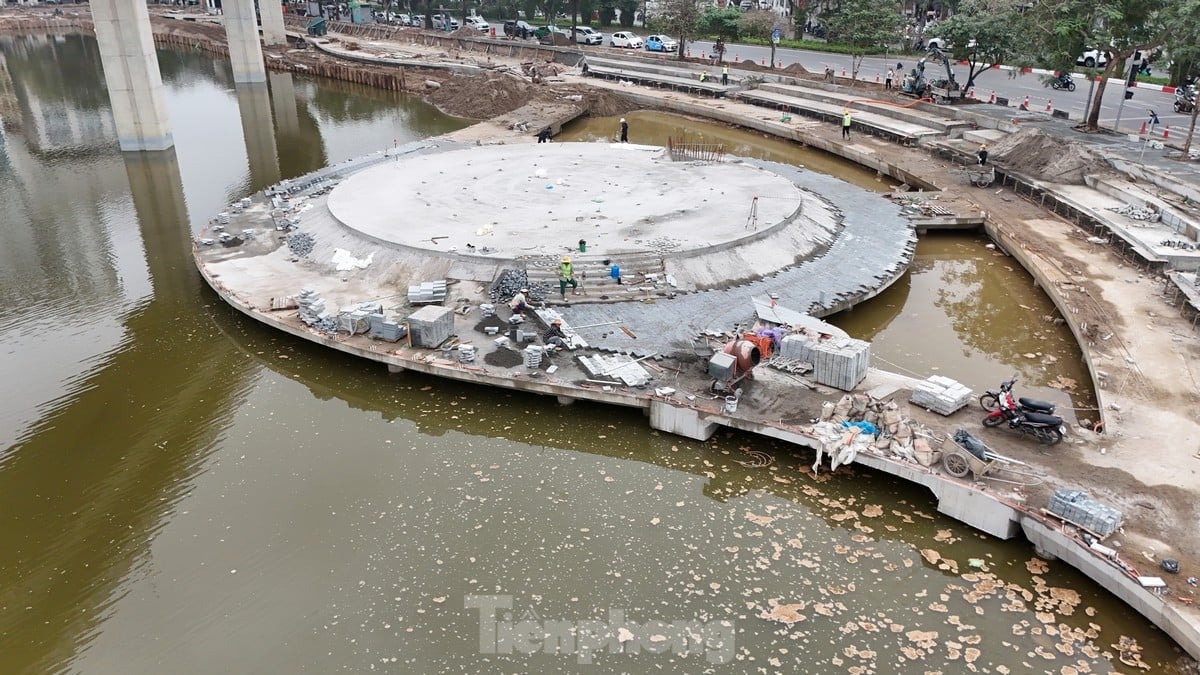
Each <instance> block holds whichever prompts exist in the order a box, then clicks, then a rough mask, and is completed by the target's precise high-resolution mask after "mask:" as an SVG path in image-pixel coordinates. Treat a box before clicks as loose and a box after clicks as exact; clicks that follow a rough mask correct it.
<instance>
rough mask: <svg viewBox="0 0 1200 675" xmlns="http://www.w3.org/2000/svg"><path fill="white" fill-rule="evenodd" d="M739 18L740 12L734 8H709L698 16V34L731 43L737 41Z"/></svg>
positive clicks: (740, 16)
mask: <svg viewBox="0 0 1200 675" xmlns="http://www.w3.org/2000/svg"><path fill="white" fill-rule="evenodd" d="M741 18H742V11H741V10H740V9H738V8H736V7H726V8H725V9H718V8H716V7H710V8H709V9H708V11H706V12H704V14H702V15H700V32H701V33H704V34H706V35H715V36H716V37H718V38H721V39H723V40H725V41H726V42H732V41H734V40H736V39H738V19H741Z"/></svg>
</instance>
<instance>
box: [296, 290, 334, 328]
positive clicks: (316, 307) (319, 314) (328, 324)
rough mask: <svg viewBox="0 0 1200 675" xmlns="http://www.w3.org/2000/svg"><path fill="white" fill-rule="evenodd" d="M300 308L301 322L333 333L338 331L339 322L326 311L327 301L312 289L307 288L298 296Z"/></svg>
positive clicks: (297, 302) (297, 301) (297, 300)
mask: <svg viewBox="0 0 1200 675" xmlns="http://www.w3.org/2000/svg"><path fill="white" fill-rule="evenodd" d="M296 304H297V305H299V308H300V320H301V321H303V322H304V325H306V326H312V327H313V328H316V329H318V330H324V331H329V332H332V331H334V330H337V321H336V320H335V319H334V318H333V316H331V315H330V314H329V312H328V311H327V310H326V309H325V300H324V299H322V298H321V296H320V294H318V293H317V292H316V291H314V290H313V289H311V288H305V289H303V290H301V291H300V294H299V295H297V296H296Z"/></svg>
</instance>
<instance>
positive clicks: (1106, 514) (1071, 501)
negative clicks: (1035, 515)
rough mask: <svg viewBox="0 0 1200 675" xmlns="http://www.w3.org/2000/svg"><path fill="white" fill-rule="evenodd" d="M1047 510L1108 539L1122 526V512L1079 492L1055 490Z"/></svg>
mask: <svg viewBox="0 0 1200 675" xmlns="http://www.w3.org/2000/svg"><path fill="white" fill-rule="evenodd" d="M1046 508H1047V510H1048V511H1050V513H1053V514H1054V515H1056V516H1058V517H1059V518H1062V519H1064V520H1066V521H1069V522H1070V523H1071V524H1073V525H1079V526H1080V527H1083V528H1086V529H1088V530H1091V531H1092V532H1093V533H1095V534H1097V535H1099V536H1100V537H1107V536H1108V535H1110V534H1112V533H1113V532H1115V531H1116V530H1117V528H1118V527H1120V526H1121V518H1122V516H1121V512H1120V511H1118V510H1116V509H1114V508H1113V507H1111V506H1108V505H1106V504H1101V503H1100V502H1098V501H1096V500H1094V499H1090V498H1089V497H1088V496H1087V495H1086V494H1084V493H1083V492H1081V491H1079V490H1055V491H1054V494H1052V495H1050V504H1049V505H1048V506H1047V507H1046Z"/></svg>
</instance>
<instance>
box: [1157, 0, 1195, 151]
mask: <svg viewBox="0 0 1200 675" xmlns="http://www.w3.org/2000/svg"><path fill="white" fill-rule="evenodd" d="M1162 18H1163V25H1164V26H1166V27H1167V28H1166V30H1165V32H1164V35H1163V47H1165V48H1166V50H1167V53H1168V54H1170V55H1171V59H1172V60H1173V61H1174V62H1175V63H1176V64H1179V69H1178V70H1177V71H1175V72H1172V74H1171V75H1172V78H1173V80H1172V83H1173V84H1175V85H1177V86H1178V85H1181V84H1183V81H1184V80H1185V79H1187V78H1190V77H1191V76H1192V75H1194V74H1195V73H1196V65H1197V64H1198V63H1200V0H1175V1H1174V2H1173V3H1171V4H1170V5H1169V6H1168V7H1166V8H1165V10H1164V11H1163V17H1162ZM1197 114H1200V106H1192V120H1191V124H1190V125H1189V126H1188V132H1187V137H1186V138H1184V139H1183V152H1182V153H1181V154H1180V156H1179V158H1180V159H1182V160H1187V157H1188V151H1190V150H1191V149H1192V135H1193V134H1195V133H1196V116H1197Z"/></svg>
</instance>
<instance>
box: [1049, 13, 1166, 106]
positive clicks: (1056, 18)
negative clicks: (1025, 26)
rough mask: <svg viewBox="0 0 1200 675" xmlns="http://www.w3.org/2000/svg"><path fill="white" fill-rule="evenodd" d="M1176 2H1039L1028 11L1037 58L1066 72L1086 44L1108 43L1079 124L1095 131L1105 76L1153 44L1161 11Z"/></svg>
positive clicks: (1121, 72)
mask: <svg viewBox="0 0 1200 675" xmlns="http://www.w3.org/2000/svg"><path fill="white" fill-rule="evenodd" d="M1175 1H1176V0H1040V2H1038V3H1037V4H1036V5H1034V7H1033V9H1032V10H1030V14H1031V18H1030V24H1029V25H1030V27H1031V31H1032V32H1031V41H1030V43H1031V46H1032V47H1033V48H1034V49H1035V50H1037V51H1038V52H1039V53H1038V55H1037V60H1038V61H1039V62H1041V63H1042V65H1044V66H1046V67H1048V68H1053V69H1054V70H1062V71H1070V70H1071V69H1073V68H1074V67H1075V59H1076V57H1078V56H1079V54H1081V53H1082V52H1083V50H1084V48H1085V47H1099V48H1104V45H1108V48H1107V51H1108V52H1109V58H1108V63H1107V64H1106V65H1105V67H1104V71H1103V74H1102V77H1100V78H1099V79H1097V81H1096V93H1095V96H1094V98H1093V99H1092V108H1091V110H1090V111H1088V115H1087V119H1086V121H1085V122H1084V125H1085V126H1086V127H1087V128H1089V129H1096V128H1098V127H1099V122H1100V102H1101V101H1102V100H1103V98H1104V89H1105V85H1106V84H1107V82H1108V78H1110V77H1116V78H1118V79H1124V78H1125V76H1126V75H1127V74H1128V72H1127V71H1126V63H1127V61H1128V60H1129V58H1130V57H1132V56H1133V54H1134V53H1135V52H1137V51H1139V50H1148V49H1150V48H1152V47H1155V46H1157V45H1158V44H1159V43H1160V42H1161V41H1162V37H1163V34H1164V31H1163V27H1162V23H1161V22H1162V18H1163V17H1162V16H1161V15H1160V13H1161V12H1162V10H1163V9H1164V7H1166V5H1167V4H1168V2H1175Z"/></svg>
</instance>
